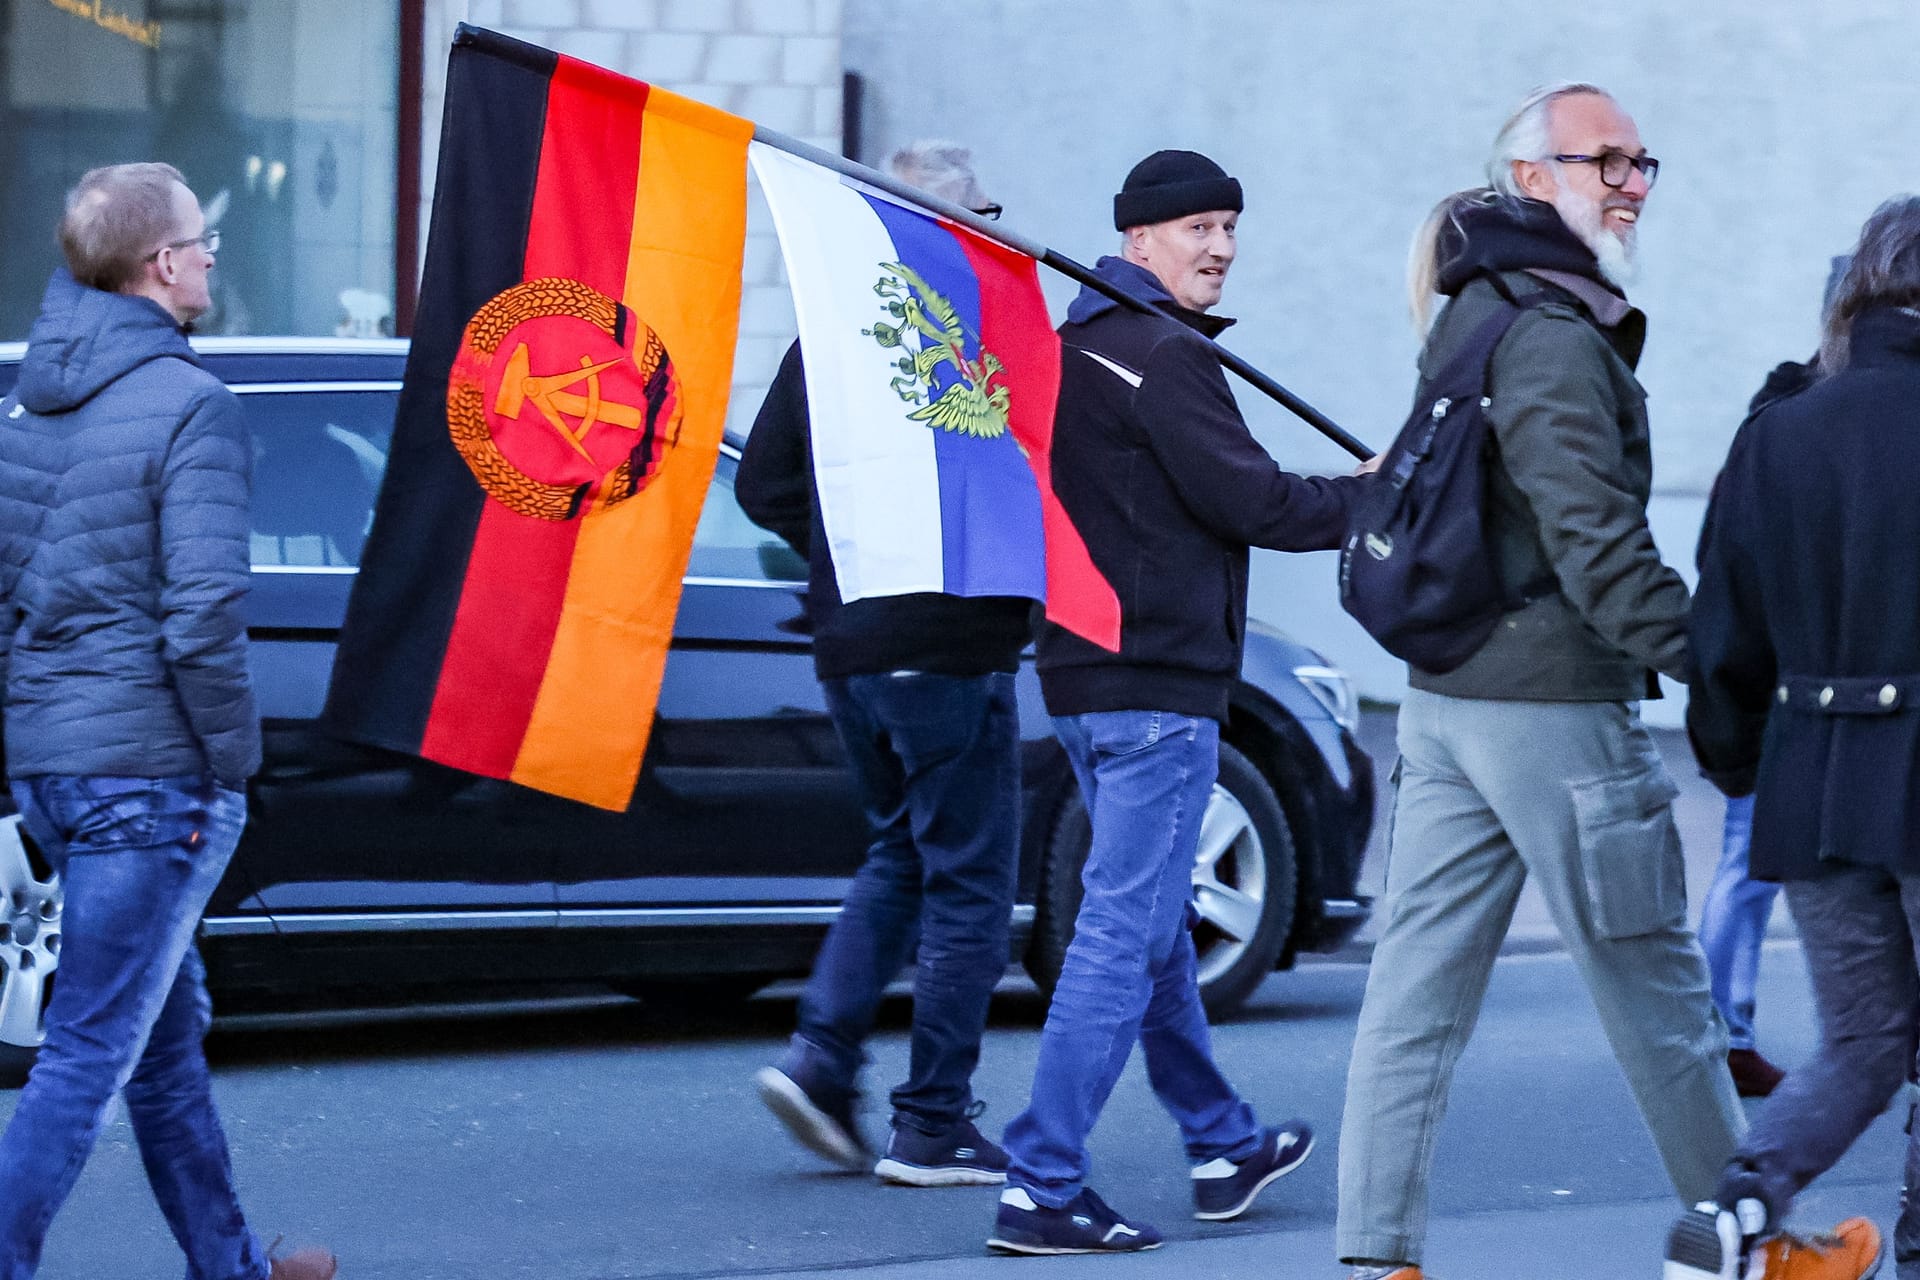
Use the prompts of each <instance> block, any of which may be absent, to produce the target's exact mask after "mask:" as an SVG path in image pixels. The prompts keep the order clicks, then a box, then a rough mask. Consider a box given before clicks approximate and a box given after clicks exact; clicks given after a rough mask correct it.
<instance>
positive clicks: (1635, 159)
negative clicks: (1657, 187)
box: [1554, 151, 1660, 191]
mask: <svg viewBox="0 0 1920 1280" xmlns="http://www.w3.org/2000/svg"><path fill="white" fill-rule="evenodd" d="M1554 159H1555V160H1558V161H1559V162H1560V163H1561V164H1597V165H1599V166H1600V181H1602V182H1604V183H1606V184H1607V185H1608V186H1609V187H1612V188H1614V189H1615V190H1616V191H1617V190H1619V189H1620V188H1621V187H1624V186H1626V185H1627V175H1628V174H1629V173H1631V172H1633V171H1634V170H1635V169H1638V170H1639V171H1640V176H1641V177H1643V178H1645V179H1646V180H1647V185H1648V186H1649V187H1651V186H1652V185H1653V180H1654V179H1655V178H1657V177H1659V176H1660V162H1659V161H1658V160H1655V159H1654V158H1653V157H1652V156H1630V155H1628V154H1627V153H1626V152H1624V151H1607V152H1603V153H1602V154H1600V155H1597V156H1555V157H1554Z"/></svg>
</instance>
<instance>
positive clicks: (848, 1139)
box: [753, 1067, 873, 1170]
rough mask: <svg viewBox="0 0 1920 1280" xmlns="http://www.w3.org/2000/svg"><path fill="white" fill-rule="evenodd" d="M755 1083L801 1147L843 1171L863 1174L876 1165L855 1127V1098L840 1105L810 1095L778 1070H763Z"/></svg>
mask: <svg viewBox="0 0 1920 1280" xmlns="http://www.w3.org/2000/svg"><path fill="white" fill-rule="evenodd" d="M753 1083H754V1085H755V1086H756V1087H757V1088H758V1089H759V1090H760V1101H762V1102H764V1103H766V1104H767V1110H769V1111H771V1112H773V1114H774V1116H775V1117H777V1118H778V1119H779V1121H780V1123H781V1124H784V1125H785V1126H787V1132H789V1133H791V1134H792V1135H793V1136H794V1138H795V1139H797V1140H798V1141H799V1143H800V1145H801V1146H803V1147H805V1148H806V1149H807V1150H809V1151H811V1152H813V1154H815V1155H817V1156H819V1157H820V1158H821V1159H822V1160H826V1161H829V1162H831V1163H833V1164H837V1165H839V1166H840V1167H841V1168H843V1169H849V1170H862V1169H865V1168H867V1167H868V1166H869V1165H870V1164H871V1163H872V1161H873V1151H872V1149H871V1148H869V1147H868V1146H867V1144H866V1141H865V1139H863V1138H862V1137H861V1136H860V1129H859V1126H858V1125H856V1124H855V1123H854V1119H853V1095H851V1094H849V1095H847V1096H845V1097H843V1098H840V1099H839V1100H837V1101H836V1100H834V1099H831V1098H828V1097H825V1096H823V1095H821V1094H817V1093H809V1092H807V1090H806V1089H804V1088H802V1087H801V1086H800V1084H799V1082H798V1081H796V1080H795V1079H794V1078H793V1077H792V1076H790V1075H788V1074H787V1073H786V1072H784V1071H782V1070H781V1069H780V1068H778V1067H762V1068H760V1070H759V1071H756V1072H755V1073H754V1076H753Z"/></svg>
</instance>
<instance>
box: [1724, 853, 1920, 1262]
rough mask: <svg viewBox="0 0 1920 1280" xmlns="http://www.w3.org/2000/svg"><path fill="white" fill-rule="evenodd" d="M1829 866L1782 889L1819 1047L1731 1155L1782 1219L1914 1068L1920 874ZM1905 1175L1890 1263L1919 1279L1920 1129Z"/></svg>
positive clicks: (1919, 997)
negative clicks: (1750, 1172) (1918, 1192)
mask: <svg viewBox="0 0 1920 1280" xmlns="http://www.w3.org/2000/svg"><path fill="white" fill-rule="evenodd" d="M1830 868H1831V869H1830V870H1828V871H1827V873H1826V874H1825V875H1823V876H1821V877H1820V878H1819V879H1817V880H1790V881H1788V882H1787V886H1786V894H1787V907H1788V909H1789V910H1791V911H1792V912H1793V922H1794V924H1795V926H1796V927H1797V928H1798V929H1799V933H1800V949H1801V951H1802V952H1803V953H1804V954H1805V956H1806V960H1807V976H1808V977H1809V978H1810V979H1811V980H1812V983H1813V1002H1814V1007H1815V1009H1816V1010H1817V1011H1818V1013H1819V1016H1820V1048H1819V1050H1818V1051H1817V1052H1816V1053H1815V1054H1814V1056H1813V1059H1812V1061H1810V1062H1806V1063H1803V1064H1802V1065H1800V1066H1797V1067H1795V1068H1794V1069H1793V1070H1792V1071H1789V1072H1788V1073H1787V1078H1786V1079H1785V1080H1784V1081H1783V1082H1782V1083H1781V1085H1780V1087H1779V1088H1778V1089H1776V1090H1775V1091H1774V1093H1773V1096H1772V1097H1770V1098H1768V1099H1767V1101H1766V1103H1765V1104H1764V1105H1763V1106H1762V1107H1761V1109H1760V1113H1759V1115H1758V1116H1756V1117H1755V1118H1754V1122H1753V1128H1752V1130H1750V1131H1749V1132H1748V1134H1747V1137H1746V1141H1744V1142H1742V1143H1741V1144H1740V1149H1739V1151H1738V1152H1737V1153H1735V1156H1734V1158H1735V1160H1736V1161H1739V1160H1744V1161H1746V1162H1747V1163H1749V1164H1751V1165H1752V1166H1753V1167H1754V1168H1755V1169H1756V1170H1758V1171H1759V1174H1760V1177H1761V1180H1762V1183H1763V1185H1764V1186H1765V1188H1766V1193H1767V1200H1768V1202H1769V1203H1770V1204H1771V1205H1772V1206H1773V1208H1774V1210H1775V1212H1776V1213H1777V1214H1778V1215H1779V1216H1781V1217H1785V1216H1786V1213H1787V1210H1788V1208H1789V1207H1790V1206H1791V1205H1792V1204H1793V1198H1794V1196H1796V1195H1798V1194H1799V1192H1800V1189H1801V1188H1802V1187H1805V1186H1806V1185H1807V1184H1808V1183H1809V1182H1811V1181H1813V1180H1814V1178H1816V1177H1818V1176H1819V1175H1820V1174H1822V1173H1824V1172H1826V1171H1827V1170H1828V1169H1829V1168H1831V1167H1832V1166H1833V1164H1834V1162H1835V1161H1837V1160H1838V1159H1839V1158H1840V1157H1841V1156H1842V1155H1844V1154H1845V1153H1846V1150H1847V1148H1848V1147H1850V1146H1852V1145H1853V1142H1854V1139H1856V1138H1858V1137H1859V1136H1860V1135H1861V1134H1862V1133H1863V1132H1865V1131H1866V1128H1867V1126H1868V1125H1870V1124H1872V1123H1873V1121H1874V1119H1875V1118H1876V1117H1878V1116H1879V1114H1880V1113H1881V1112H1882V1111H1884V1110H1886V1107H1887V1102H1888V1101H1889V1100H1890V1099H1891V1098H1893V1097H1894V1095H1895V1094H1896V1093H1897V1092H1899V1089H1900V1086H1901V1085H1902V1084H1903V1083H1905V1082H1906V1080H1907V1077H1908V1073H1909V1072H1910V1071H1911V1070H1912V1069H1913V1066H1914V1022H1915V1012H1914V1011H1915V1007H1916V1002H1920V962H1916V959H1915V951H1916V943H1917V942H1920V877H1906V878H1903V877H1900V876H1897V875H1895V874H1894V873H1892V872H1891V871H1888V870H1886V869H1884V868H1881V867H1865V866H1856V865H1849V864H1847V863H1839V862H1836V863H1832V864H1830ZM1906 1178H1907V1186H1908V1188H1909V1190H1908V1193H1907V1195H1906V1196H1905V1197H1903V1198H1904V1199H1905V1200H1906V1203H1904V1204H1903V1205H1902V1206H1901V1214H1900V1221H1899V1224H1898V1229H1897V1231H1896V1233H1895V1237H1894V1257H1895V1258H1896V1259H1897V1261H1898V1266H1899V1276H1900V1280H1920V1204H1916V1203H1914V1200H1913V1191H1912V1188H1913V1187H1914V1186H1915V1184H1916V1182H1917V1181H1920V1134H1910V1135H1909V1136H1908V1139H1907V1167H1906Z"/></svg>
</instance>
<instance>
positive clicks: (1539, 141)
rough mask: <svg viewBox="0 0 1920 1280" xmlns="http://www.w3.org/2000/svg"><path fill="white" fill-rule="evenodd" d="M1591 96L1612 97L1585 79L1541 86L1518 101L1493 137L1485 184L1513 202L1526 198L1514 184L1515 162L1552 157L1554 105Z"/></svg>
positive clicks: (1518, 186)
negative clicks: (1517, 104)
mask: <svg viewBox="0 0 1920 1280" xmlns="http://www.w3.org/2000/svg"><path fill="white" fill-rule="evenodd" d="M1582 94H1594V95H1596V96H1598V97H1602V98H1607V99H1609V100H1611V99H1612V98H1613V95H1612V94H1610V93H1608V92H1607V91H1606V90H1605V89H1602V88H1601V87H1600V86H1599V85H1597V84H1589V83H1587V82H1586V81H1584V80H1560V81H1556V82H1555V83H1553V84H1543V85H1541V86H1540V87H1539V88H1537V89H1535V90H1534V91H1533V92H1532V93H1529V94H1528V95H1527V96H1526V97H1525V98H1523V99H1521V100H1520V105H1519V106H1517V107H1515V108H1514V109H1513V114H1512V115H1510V116H1508V117H1507V122H1506V123H1505V124H1503V125H1501V126H1500V132H1499V133H1497V134H1495V135H1494V136H1493V154H1492V155H1490V156H1488V157H1487V185H1488V186H1490V187H1492V188H1493V189H1494V190H1495V191H1498V192H1499V193H1500V194H1501V195H1503V196H1508V197H1510V198H1512V199H1515V200H1522V199H1525V198H1526V193H1525V192H1523V191H1521V190H1520V184H1519V183H1517V182H1515V181H1514V178H1513V166H1514V162H1515V161H1534V160H1545V159H1546V158H1547V157H1549V156H1551V155H1552V154H1553V121H1552V120H1551V118H1550V116H1551V114H1552V111H1553V104H1554V103H1556V102H1558V101H1560V99H1562V98H1574V97H1578V96H1580V95H1582Z"/></svg>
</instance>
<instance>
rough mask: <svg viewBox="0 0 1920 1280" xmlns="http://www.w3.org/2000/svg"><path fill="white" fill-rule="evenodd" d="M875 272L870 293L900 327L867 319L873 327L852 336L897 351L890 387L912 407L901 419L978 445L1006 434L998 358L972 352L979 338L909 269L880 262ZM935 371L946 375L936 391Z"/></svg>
mask: <svg viewBox="0 0 1920 1280" xmlns="http://www.w3.org/2000/svg"><path fill="white" fill-rule="evenodd" d="M880 269H881V270H882V271H885V272H886V273H887V274H886V275H883V276H881V277H880V280H879V283H877V284H875V285H874V286H873V291H874V292H875V293H877V294H879V295H880V297H881V298H883V299H885V303H886V311H887V314H888V315H890V316H892V317H893V318H894V319H895V320H898V321H900V322H901V323H899V324H888V323H887V322H886V321H884V320H880V321H875V322H874V326H873V328H871V329H862V330H861V331H860V332H861V333H863V334H865V335H866V336H868V337H870V338H872V339H873V340H874V341H875V342H878V343H879V344H880V345H881V346H882V347H887V348H893V347H898V348H900V350H901V351H902V352H903V353H904V354H902V355H901V357H900V358H899V359H898V360H897V361H895V362H894V363H895V364H896V365H897V366H898V367H899V369H900V376H899V377H897V378H895V379H893V381H892V383H891V384H890V385H891V386H892V387H893V389H894V391H895V392H896V393H897V394H898V395H899V397H900V398H901V399H902V400H904V401H906V402H907V403H908V404H913V405H919V406H920V407H919V408H917V409H915V410H914V411H913V412H912V413H909V414H908V415H907V417H908V418H910V419H912V420H913V421H915V422H924V423H926V424H927V425H928V426H930V427H938V428H940V429H941V430H942V431H957V432H960V433H961V434H962V435H969V436H978V437H980V438H981V439H985V440H991V439H993V438H994V437H996V436H1000V435H1004V434H1006V431H1007V427H1008V425H1009V421H1008V418H1007V401H1008V399H1009V395H1010V393H1009V392H1008V390H1007V388H1006V386H1005V385H1003V384H1001V383H999V382H997V381H996V379H997V378H999V376H1000V375H1001V374H1002V373H1003V372H1004V371H1005V366H1004V365H1002V364H1001V363H1000V359H999V357H998V356H996V355H994V354H993V352H991V351H988V350H987V349H986V348H985V347H982V346H980V341H979V335H978V334H975V333H972V332H971V331H969V330H968V328H967V326H966V322H965V321H963V320H962V319H961V318H960V313H959V312H958V311H957V310H955V309H954V305H953V304H952V303H951V302H949V301H947V299H945V298H943V297H942V296H940V294H939V292H938V291H936V290H935V289H934V288H933V287H932V286H930V285H929V284H928V283H927V282H926V281H925V280H924V279H922V278H921V277H920V274H919V273H918V272H916V271H915V270H914V269H913V268H912V267H909V266H907V265H906V264H905V263H903V262H883V263H881V264H880ZM969 338H971V339H972V340H973V345H974V347H975V348H976V349H977V350H978V351H979V352H980V358H979V359H978V360H969V359H968V358H967V341H968V339H969ZM910 339H917V340H916V341H912V342H910V341H909V340H910ZM942 365H952V366H953V369H954V373H953V376H952V378H951V379H950V380H948V381H947V383H946V386H945V387H944V388H943V389H942V388H939V386H938V381H937V375H938V374H939V371H940V367H941V366H942Z"/></svg>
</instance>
